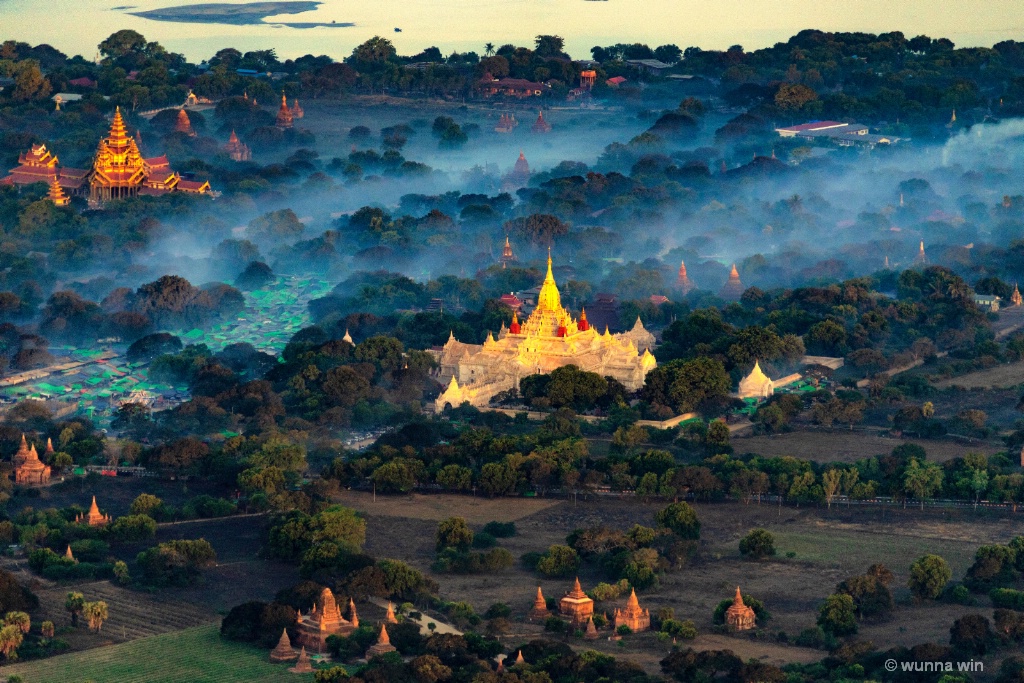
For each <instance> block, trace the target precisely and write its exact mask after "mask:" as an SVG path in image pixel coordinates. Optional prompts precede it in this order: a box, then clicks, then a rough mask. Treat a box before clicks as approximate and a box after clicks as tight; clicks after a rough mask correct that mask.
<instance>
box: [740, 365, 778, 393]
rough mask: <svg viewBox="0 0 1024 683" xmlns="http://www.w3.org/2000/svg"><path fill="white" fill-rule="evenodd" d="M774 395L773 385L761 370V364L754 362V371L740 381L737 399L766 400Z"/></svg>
mask: <svg viewBox="0 0 1024 683" xmlns="http://www.w3.org/2000/svg"><path fill="white" fill-rule="evenodd" d="M774 393H775V383H774V382H772V381H771V379H769V378H768V375H766V374H764V372H763V371H762V370H761V364H760V363H758V362H757V361H756V360H755V361H754V369H753V370H751V371H750V374H749V375H747V376H746V377H744V378H743V379H741V380H740V388H739V391H737V392H736V395H737V396H738V397H739V398H768V397H769V396H771V395H772V394H774Z"/></svg>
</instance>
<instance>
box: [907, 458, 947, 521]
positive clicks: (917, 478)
mask: <svg viewBox="0 0 1024 683" xmlns="http://www.w3.org/2000/svg"><path fill="white" fill-rule="evenodd" d="M942 478H943V473H942V468H941V467H939V466H938V465H936V464H935V463H931V462H928V463H924V465H922V464H921V463H919V462H918V461H917V459H916V458H911V459H910V462H909V463H907V469H906V472H905V474H904V475H903V488H904V490H905V491H906V492H907V493H909V494H910V495H912V496H913V497H915V498H917V499H918V500H919V501H921V509H922V510H924V501H925V499H926V498H930V497H932V496H934V495H935V494H936V493H938V492H939V491H940V490H942Z"/></svg>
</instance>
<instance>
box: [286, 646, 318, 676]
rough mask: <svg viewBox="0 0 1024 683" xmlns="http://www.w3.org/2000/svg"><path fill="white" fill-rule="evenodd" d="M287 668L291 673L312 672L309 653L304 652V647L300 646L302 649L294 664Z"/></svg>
mask: <svg viewBox="0 0 1024 683" xmlns="http://www.w3.org/2000/svg"><path fill="white" fill-rule="evenodd" d="M288 670H289V671H291V672H292V673H293V674H309V673H313V665H312V664H310V662H309V655H307V654H306V648H302V651H301V652H299V659H298V661H296V662H295V666H293V667H289V669H288Z"/></svg>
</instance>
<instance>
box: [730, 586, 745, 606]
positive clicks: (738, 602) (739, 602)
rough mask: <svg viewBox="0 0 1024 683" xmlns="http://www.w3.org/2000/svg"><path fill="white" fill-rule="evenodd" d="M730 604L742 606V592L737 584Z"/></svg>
mask: <svg viewBox="0 0 1024 683" xmlns="http://www.w3.org/2000/svg"><path fill="white" fill-rule="evenodd" d="M732 604H733V607H742V606H743V594H742V593H740V587H739V586H736V597H735V598H733V601H732Z"/></svg>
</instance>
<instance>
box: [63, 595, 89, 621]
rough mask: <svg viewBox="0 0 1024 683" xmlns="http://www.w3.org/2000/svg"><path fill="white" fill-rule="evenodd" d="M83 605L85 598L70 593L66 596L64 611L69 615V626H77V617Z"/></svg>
mask: <svg viewBox="0 0 1024 683" xmlns="http://www.w3.org/2000/svg"><path fill="white" fill-rule="evenodd" d="M84 605H85V596H84V595H82V594H81V593H78V592H75V591H72V592H70V593H68V594H67V597H66V598H65V600H64V609H66V610H67V611H68V612H69V613H70V614H71V625H72V626H78V615H80V614H81V613H82V609H83V607H84Z"/></svg>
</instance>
